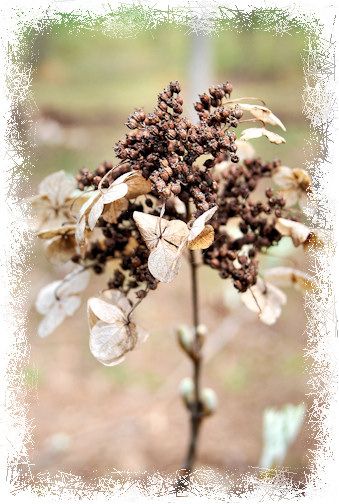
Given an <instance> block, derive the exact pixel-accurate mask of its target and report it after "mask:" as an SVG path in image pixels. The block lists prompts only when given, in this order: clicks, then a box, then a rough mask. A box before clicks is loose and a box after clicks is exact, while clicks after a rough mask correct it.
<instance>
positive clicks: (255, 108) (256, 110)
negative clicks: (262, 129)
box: [238, 103, 286, 131]
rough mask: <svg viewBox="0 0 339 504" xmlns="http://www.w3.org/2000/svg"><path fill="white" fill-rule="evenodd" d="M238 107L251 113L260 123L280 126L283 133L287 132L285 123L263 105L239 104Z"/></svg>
mask: <svg viewBox="0 0 339 504" xmlns="http://www.w3.org/2000/svg"><path fill="white" fill-rule="evenodd" d="M238 107H239V108H241V109H242V110H246V111H247V112H249V113H250V114H251V115H252V116H253V117H255V118H256V119H258V121H261V122H263V123H264V124H270V125H271V126H279V127H280V128H281V129H282V130H283V131H286V128H285V126H284V125H283V123H282V122H281V121H280V119H279V118H278V117H277V116H275V115H274V114H273V112H272V111H271V110H270V109H269V108H267V107H264V106H263V105H257V104H255V105H252V104H250V103H239V104H238Z"/></svg>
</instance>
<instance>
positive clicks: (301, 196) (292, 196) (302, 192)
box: [272, 166, 311, 207]
mask: <svg viewBox="0 0 339 504" xmlns="http://www.w3.org/2000/svg"><path fill="white" fill-rule="evenodd" d="M272 179H273V182H274V183H275V184H276V185H277V186H278V187H279V189H280V191H279V192H280V193H281V195H282V196H283V197H284V199H285V202H286V205H287V206H293V205H295V204H296V203H299V205H300V206H301V207H304V206H305V205H306V203H307V194H308V192H309V191H310V188H311V178H310V176H309V174H308V173H307V172H306V171H305V170H303V169H301V168H289V167H288V166H279V167H278V168H277V169H276V171H275V172H274V174H273V176H272Z"/></svg>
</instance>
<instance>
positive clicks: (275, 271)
mask: <svg viewBox="0 0 339 504" xmlns="http://www.w3.org/2000/svg"><path fill="white" fill-rule="evenodd" d="M264 278H265V280H267V281H269V282H273V283H274V285H277V286H278V287H291V286H292V287H295V288H296V289H297V290H300V291H302V292H309V291H313V290H314V289H315V282H314V280H313V279H312V277H311V276H310V275H308V274H307V273H305V272H304V271H300V270H297V269H295V268H290V267H287V266H277V267H275V268H270V269H268V270H266V271H265V273H264Z"/></svg>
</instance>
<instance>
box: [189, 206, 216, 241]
mask: <svg viewBox="0 0 339 504" xmlns="http://www.w3.org/2000/svg"><path fill="white" fill-rule="evenodd" d="M217 210H218V207H217V206H214V207H213V208H210V209H209V210H207V211H206V212H204V213H203V214H202V215H200V216H199V217H198V218H197V219H195V221H194V222H193V224H192V227H191V229H190V232H189V235H188V240H189V241H191V240H194V238H196V237H197V236H198V235H199V234H200V233H201V232H202V231H203V229H204V227H205V224H206V222H207V221H209V220H210V219H211V218H212V217H213V215H214V214H215V212H216V211H217Z"/></svg>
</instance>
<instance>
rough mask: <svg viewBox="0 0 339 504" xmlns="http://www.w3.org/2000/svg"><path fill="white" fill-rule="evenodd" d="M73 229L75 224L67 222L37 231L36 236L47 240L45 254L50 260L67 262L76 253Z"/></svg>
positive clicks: (74, 229)
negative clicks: (66, 223)
mask: <svg viewBox="0 0 339 504" xmlns="http://www.w3.org/2000/svg"><path fill="white" fill-rule="evenodd" d="M75 231H76V226H75V224H68V225H65V226H60V227H58V228H54V229H50V230H46V231H40V233H38V238H40V239H42V240H49V242H48V244H47V247H46V255H47V257H48V259H49V260H50V261H51V262H53V263H62V262H67V261H69V260H70V259H71V258H72V257H73V256H74V254H76V253H77V249H78V247H77V242H76V240H75Z"/></svg>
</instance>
